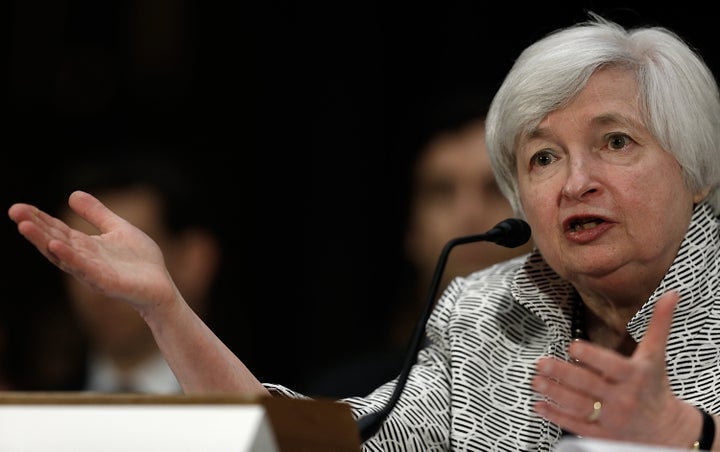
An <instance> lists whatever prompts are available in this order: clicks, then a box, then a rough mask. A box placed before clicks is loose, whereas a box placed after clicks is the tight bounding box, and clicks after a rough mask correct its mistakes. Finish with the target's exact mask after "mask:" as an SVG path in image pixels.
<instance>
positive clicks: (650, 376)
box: [532, 292, 701, 448]
mask: <svg viewBox="0 0 720 452" xmlns="http://www.w3.org/2000/svg"><path fill="white" fill-rule="evenodd" d="M678 298H679V295H678V293H677V292H668V293H666V294H665V295H663V296H662V297H661V298H660V299H659V300H658V301H657V303H656V305H655V311H654V313H653V318H652V320H651V322H650V325H649V326H648V330H647V332H646V333H645V336H644V337H643V340H642V341H641V342H640V343H639V344H638V346H637V348H636V349H635V351H634V352H633V354H632V356H630V357H627V356H623V355H621V354H619V353H616V352H615V351H613V350H609V349H607V348H604V347H601V346H598V345H594V344H592V343H590V342H586V341H575V342H572V343H571V344H570V347H569V350H568V351H569V354H570V356H571V357H572V358H573V359H574V360H577V361H578V362H579V363H580V364H576V363H571V362H565V361H563V360H559V359H556V358H550V357H546V358H542V359H540V360H539V361H538V364H537V371H538V374H537V375H536V377H535V378H534V379H533V382H532V386H533V389H535V391H537V392H538V393H539V394H541V395H542V396H544V397H545V398H546V399H545V400H542V401H539V402H537V403H536V405H535V410H536V412H537V413H538V414H540V415H542V416H544V417H545V418H547V419H549V420H550V421H551V422H553V423H555V424H556V425H558V426H560V427H561V428H563V429H566V430H568V431H570V432H572V433H575V434H577V435H580V436H587V437H595V438H604V439H612V440H619V441H626V442H641V443H646V444H660V445H666V446H680V447H685V448H687V447H689V446H690V445H691V444H692V442H693V440H694V439H695V438H697V435H698V432H699V431H700V425H701V416H700V414H699V412H698V411H697V410H696V409H695V408H694V407H693V406H691V405H689V404H687V403H685V402H683V401H681V400H680V399H678V398H676V397H675V395H674V394H673V393H672V391H671V389H670V385H669V382H668V378H667V373H666V367H665V347H666V343H667V338H668V334H669V331H670V325H671V322H672V315H673V310H674V308H675V306H676V305H677V301H678Z"/></svg>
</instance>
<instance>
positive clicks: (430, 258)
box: [405, 121, 532, 286]
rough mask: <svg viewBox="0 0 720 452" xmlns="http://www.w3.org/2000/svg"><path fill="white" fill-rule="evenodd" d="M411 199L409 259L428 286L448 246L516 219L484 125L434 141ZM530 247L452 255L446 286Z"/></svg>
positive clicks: (481, 248) (477, 246) (490, 247)
mask: <svg viewBox="0 0 720 452" xmlns="http://www.w3.org/2000/svg"><path fill="white" fill-rule="evenodd" d="M412 193H413V199H412V201H411V203H412V204H411V210H410V218H409V223H408V229H407V231H406V243H405V245H406V254H407V256H408V258H409V259H410V261H411V262H412V263H413V264H414V265H415V266H416V268H417V269H418V271H419V272H420V275H421V278H422V281H424V283H425V284H429V281H430V279H431V278H432V275H433V272H434V270H435V266H436V264H437V260H438V257H439V256H440V252H441V251H442V249H443V247H444V246H445V244H446V243H447V242H448V241H449V240H451V239H453V238H455V237H460V236H465V235H472V234H480V233H483V232H486V231H487V230H489V229H491V228H492V227H493V226H495V225H496V224H497V223H498V222H500V221H502V220H504V219H506V218H510V217H513V216H514V215H513V212H512V208H511V207H510V203H509V202H508V201H507V200H506V199H505V198H504V197H503V195H502V193H501V192H500V190H499V189H498V186H497V184H496V183H495V176H494V174H493V172H492V168H491V166H490V159H489V157H488V153H487V147H486V145H485V126H484V122H482V121H478V122H476V123H472V124H470V125H468V126H466V127H465V128H462V129H460V130H458V131H453V132H447V133H444V134H441V135H440V136H438V137H436V138H434V139H433V140H432V141H431V142H430V143H429V144H428V145H427V146H426V147H425V149H424V150H423V152H422V154H421V155H420V157H419V159H418V161H417V163H416V165H415V168H414V173H413V187H412ZM531 248H532V244H531V243H530V242H528V244H526V245H524V246H522V247H519V248H506V247H503V246H500V245H496V244H494V243H487V242H478V243H469V244H463V245H458V246H456V247H454V248H453V250H452V251H451V253H450V255H449V258H448V261H447V266H446V267H445V272H444V276H443V286H444V285H446V284H447V283H448V282H449V281H450V280H451V279H452V278H453V277H455V276H464V275H467V274H469V273H472V272H473V271H476V270H479V269H481V268H483V267H487V266H489V265H491V264H494V263H497V262H500V261H504V260H507V259H508V258H511V257H514V256H517V255H519V254H522V253H525V252H528V251H530V249H531Z"/></svg>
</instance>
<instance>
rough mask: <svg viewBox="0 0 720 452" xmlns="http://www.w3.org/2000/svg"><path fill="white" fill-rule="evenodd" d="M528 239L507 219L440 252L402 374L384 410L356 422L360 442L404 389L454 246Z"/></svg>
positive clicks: (521, 226)
mask: <svg viewBox="0 0 720 452" xmlns="http://www.w3.org/2000/svg"><path fill="white" fill-rule="evenodd" d="M529 239H530V226H529V225H528V224H527V223H525V221H523V220H520V219H516V218H509V219H507V220H504V221H501V222H500V223H498V224H497V225H496V226H495V227H493V228H492V229H491V230H489V231H488V232H486V233H483V234H475V235H468V236H464V237H456V238H454V239H451V240H450V241H448V242H447V243H446V244H445V246H444V247H443V249H442V251H441V252H440V257H439V258H438V263H437V265H436V266H435V272H434V273H433V277H432V282H431V284H430V290H429V291H428V296H427V299H426V301H425V310H424V311H423V315H422V317H421V319H420V322H419V323H418V324H417V326H416V327H415V330H414V332H413V337H412V340H411V342H410V346H409V348H408V354H407V355H406V357H405V362H404V363H403V367H402V371H401V372H400V375H399V376H398V378H397V383H396V384H395V389H394V390H393V393H392V395H391V396H390V399H389V400H388V401H387V403H386V404H385V406H383V408H382V409H381V410H380V411H377V412H375V413H370V414H368V415H366V416H363V417H362V418H360V419H358V421H357V424H358V429H359V430H360V440H361V442H363V443H364V442H365V441H367V440H368V438H370V437H371V436H373V435H374V434H375V433H377V431H378V430H379V429H380V426H381V425H382V423H383V422H384V421H385V418H387V416H388V415H389V414H390V411H392V409H393V408H394V407H395V404H396V403H397V401H398V399H399V398H400V394H401V393H402V391H403V389H404V388H405V384H406V382H407V379H408V376H409V375H410V369H411V368H412V366H413V364H414V363H415V360H416V359H417V354H418V352H419V350H420V346H421V344H422V342H423V337H424V336H425V325H426V323H427V321H428V319H429V318H430V314H432V311H433V307H434V305H435V298H436V297H437V292H438V289H439V287H440V280H441V277H442V274H443V271H444V270H445V264H446V263H447V259H448V256H449V255H450V251H451V250H452V249H453V248H454V247H455V246H457V245H462V244H465V243H472V242H479V241H491V242H494V243H497V244H499V245H502V246H506V247H509V248H515V247H518V246H520V245H522V244H524V243H526V242H527V241H528V240H529Z"/></svg>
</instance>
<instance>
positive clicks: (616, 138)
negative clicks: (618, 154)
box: [607, 133, 632, 150]
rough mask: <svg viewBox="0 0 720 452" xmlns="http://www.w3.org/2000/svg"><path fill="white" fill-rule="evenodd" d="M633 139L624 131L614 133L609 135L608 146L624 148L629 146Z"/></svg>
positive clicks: (616, 148)
mask: <svg viewBox="0 0 720 452" xmlns="http://www.w3.org/2000/svg"><path fill="white" fill-rule="evenodd" d="M631 141H632V140H631V138H630V137H629V136H627V135H625V134H624V133H613V134H610V135H608V137H607V144H608V148H610V149H613V150H619V149H623V148H625V147H627V146H628V145H629V144H630V142H631Z"/></svg>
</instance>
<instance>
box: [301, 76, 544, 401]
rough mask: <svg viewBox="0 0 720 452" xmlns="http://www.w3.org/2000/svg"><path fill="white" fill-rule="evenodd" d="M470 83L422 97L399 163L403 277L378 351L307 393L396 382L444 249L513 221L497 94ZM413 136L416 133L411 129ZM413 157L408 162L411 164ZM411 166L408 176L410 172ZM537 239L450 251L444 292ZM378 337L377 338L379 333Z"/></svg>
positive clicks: (314, 383) (343, 392) (357, 391)
mask: <svg viewBox="0 0 720 452" xmlns="http://www.w3.org/2000/svg"><path fill="white" fill-rule="evenodd" d="M487 91H488V90H487V88H485V87H474V86H464V87H460V88H456V89H454V90H451V91H448V92H442V93H439V94H437V95H435V96H431V97H430V98H428V99H425V100H424V105H423V106H422V107H421V108H420V109H418V111H419V117H418V118H415V117H413V118H411V119H410V121H411V122H412V124H409V127H410V133H409V134H405V135H403V134H400V135H403V138H402V139H403V140H405V144H404V146H406V147H410V148H412V149H411V150H410V152H409V154H408V153H404V154H402V153H399V154H402V157H403V158H401V160H402V161H401V162H399V163H400V164H399V165H397V166H398V168H403V169H402V170H399V171H398V173H399V174H404V177H405V179H403V181H404V182H403V183H402V184H401V189H400V190H399V191H398V198H399V201H398V202H397V204H398V205H399V206H401V208H402V209H403V211H402V214H401V215H402V216H401V218H402V219H403V229H402V240H403V267H404V268H403V272H404V273H403V277H402V278H401V285H400V287H399V290H398V293H397V294H395V297H396V300H394V302H395V303H394V304H389V305H388V306H391V307H393V309H392V312H391V313H390V317H389V327H388V328H385V329H382V328H380V331H381V332H380V333H379V334H380V335H381V336H382V339H381V340H380V341H376V342H377V343H379V345H378V346H374V347H372V349H371V350H370V351H369V352H368V353H366V354H361V355H353V356H350V357H347V358H341V359H340V360H339V361H338V362H337V363H336V365H333V366H330V367H329V368H327V369H325V370H324V371H321V372H319V373H318V372H317V371H315V372H311V373H309V374H308V375H307V377H306V379H307V381H306V382H305V383H304V387H306V388H307V390H306V392H308V393H312V394H314V395H316V396H328V397H346V396H356V395H365V394H367V393H369V392H370V391H371V390H372V389H374V388H376V387H377V386H379V385H380V384H382V383H384V382H386V381H388V380H391V379H393V378H395V377H396V376H397V375H398V373H399V372H400V369H401V367H402V364H403V361H404V360H405V355H406V353H407V351H406V348H407V346H408V343H409V341H410V337H411V335H412V334H413V330H414V328H415V327H416V325H417V323H418V322H419V321H420V316H421V313H422V311H423V309H424V307H425V303H426V301H427V297H428V290H429V288H430V284H431V281H432V278H433V274H434V272H435V267H436V265H437V263H438V258H439V256H440V253H441V251H442V249H443V247H444V246H445V245H446V244H447V242H448V241H450V240H451V239H453V238H456V237H461V236H467V235H473V234H480V233H483V232H485V231H487V230H489V229H491V228H492V227H493V226H495V225H496V224H497V223H499V222H500V221H502V220H504V219H506V218H509V217H512V216H513V211H512V207H511V206H510V203H509V202H508V200H507V199H506V198H505V197H504V196H503V194H502V193H501V192H500V189H499V188H498V185H497V182H496V181H495V176H494V174H493V171H492V167H491V166H490V159H489V157H488V153H487V146H486V144H485V115H486V114H487V110H488V106H489V104H490V100H491V97H490V95H491V93H488V92H487ZM413 131H414V132H413ZM405 158H409V161H405ZM408 169H409V172H408ZM531 249H532V242H528V243H527V244H525V245H523V246H521V247H518V248H506V247H503V246H499V245H496V244H494V243H490V242H476V243H469V244H463V245H461V246H456V247H454V248H453V249H452V252H451V253H450V255H449V257H448V259H447V263H446V266H445V269H444V272H443V277H442V279H441V282H440V286H439V288H438V292H437V293H438V294H440V293H442V291H443V289H444V288H445V287H446V286H447V284H448V283H449V282H450V281H451V280H452V279H453V278H455V277H457V276H465V275H468V274H470V273H471V272H473V271H475V270H477V269H480V268H484V267H487V266H490V265H492V264H494V263H497V262H502V261H505V260H507V259H509V258H511V257H515V256H518V255H521V254H525V253H527V252H529V251H530V250H531ZM374 334H377V333H374Z"/></svg>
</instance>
